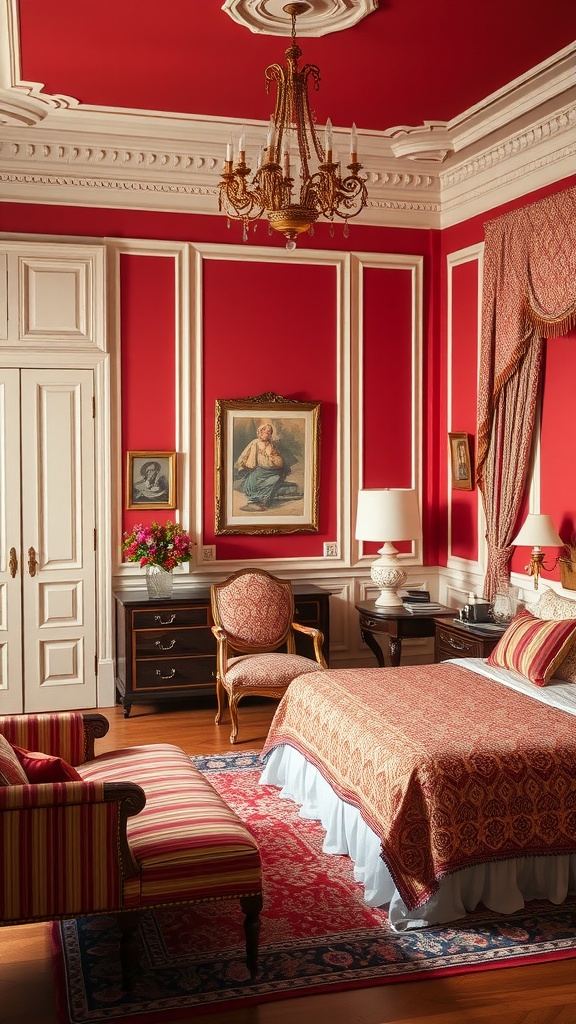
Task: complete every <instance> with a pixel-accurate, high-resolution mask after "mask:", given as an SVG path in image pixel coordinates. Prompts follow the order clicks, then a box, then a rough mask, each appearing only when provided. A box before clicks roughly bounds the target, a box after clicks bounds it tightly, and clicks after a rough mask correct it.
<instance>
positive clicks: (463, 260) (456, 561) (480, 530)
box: [446, 242, 486, 575]
mask: <svg viewBox="0 0 576 1024" xmlns="http://www.w3.org/2000/svg"><path fill="white" fill-rule="evenodd" d="M483 254H484V243H483V242H480V243H478V244H477V245H472V246H468V247H467V248H465V249H460V250H458V251H457V252H453V253H449V254H448V256H447V258H446V265H447V275H446V279H447V302H446V308H447V312H448V320H447V357H446V370H447V373H446V384H447V390H446V401H447V409H446V425H447V431H453V430H459V429H461V426H460V425H459V424H457V423H453V422H452V398H453V387H454V382H453V348H454V343H455V339H454V336H453V316H452V311H453V303H454V270H455V269H456V268H457V267H460V266H462V265H463V264H467V263H475V264H476V265H477V326H476V338H477V341H476V367H477V372H476V380H477V384H476V387H477V388H478V373H479V367H480V333H481V315H482V265H483V263H482V261H483ZM474 433H476V430H475V431H474ZM473 470H475V465H474V466H473ZM451 480H452V477H451V466H450V459H449V458H447V460H446V486H447V495H448V500H447V509H448V549H447V550H448V558H447V565H448V568H449V569H456V570H460V571H462V572H471V573H480V574H481V575H483V574H484V572H485V564H486V544H485V539H484V538H485V533H486V524H485V519H484V511H483V507H482V501H481V495H480V493H479V491H478V489H477V487H476V486H474V493H475V495H476V516H477V519H476V522H477V536H478V557H477V558H476V559H467V558H462V557H460V556H457V555H454V554H453V553H452V500H451V499H452V498H453V496H454V494H458V493H459V492H458V491H454V490H453V489H452V483H451Z"/></svg>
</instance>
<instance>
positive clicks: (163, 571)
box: [122, 519, 192, 598]
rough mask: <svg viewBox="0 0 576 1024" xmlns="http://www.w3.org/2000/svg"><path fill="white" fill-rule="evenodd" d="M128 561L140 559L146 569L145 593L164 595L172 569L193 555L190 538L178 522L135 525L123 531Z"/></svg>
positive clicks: (169, 589)
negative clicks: (124, 532) (126, 531)
mask: <svg viewBox="0 0 576 1024" xmlns="http://www.w3.org/2000/svg"><path fill="white" fill-rule="evenodd" d="M122 550H123V552H124V558H125V559H126V561H127V562H140V565H141V566H142V567H143V568H145V569H146V587H147V589H148V596H149V597H152V598H166V597H170V596H171V594H172V587H173V583H174V579H173V576H172V570H173V569H175V568H176V566H177V565H180V563H181V562H189V561H190V559H191V558H192V541H191V540H190V536H189V534H187V533H186V532H185V531H184V530H183V529H182V527H181V526H179V525H178V523H173V522H172V520H170V519H169V520H168V522H167V523H164V524H162V525H160V524H159V523H156V522H154V523H151V524H150V525H149V526H142V525H138V526H135V527H134V529H133V530H132V532H131V533H126V534H124V541H123V544H122Z"/></svg>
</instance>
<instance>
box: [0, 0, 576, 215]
mask: <svg viewBox="0 0 576 1024" xmlns="http://www.w3.org/2000/svg"><path fill="white" fill-rule="evenodd" d="M15 4H16V0H0V123H2V124H3V126H4V127H3V130H2V134H1V137H0V201H4V202H19V203H41V204H50V205H54V204H56V205H72V206H74V205H78V206H90V207H94V206H95V207H113V208H121V209H134V210H156V211H166V212H185V213H193V214H194V213H197V214H206V215H215V216H219V214H218V201H217V197H218V182H219V180H220V172H221V168H222V161H223V157H224V154H225V148H226V143H227V142H228V141H229V140H230V137H231V136H233V135H234V133H238V132H239V129H240V122H239V121H237V120H235V119H226V120H225V119H222V118H220V119H218V118H210V117H208V116H205V115H202V116H200V115H192V114H190V115H186V114H184V115H183V114H175V113H169V112H162V111H153V110H148V111H142V110H128V109H120V108H111V107H96V106H89V105H85V104H81V103H78V101H77V100H75V99H74V98H73V97H69V96H51V95H49V94H47V93H43V92H42V86H41V84H40V83H31V82H23V81H21V80H20V79H19V77H18V75H19V66H20V58H19V42H18V31H17V8H16V6H15ZM575 56H576V43H575V44H573V45H572V46H569V47H566V48H565V49H564V50H563V51H561V52H560V53H559V54H555V55H554V56H553V57H551V58H550V59H549V60H548V61H545V62H543V63H542V64H540V65H539V66H538V67H537V68H535V69H533V70H532V71H531V72H529V73H528V74H526V75H524V76H522V78H521V79H517V80H516V81H515V82H513V83H511V84H510V86H508V87H506V88H504V89H502V90H500V91H499V92H498V93H495V94H493V95H492V96H490V97H487V98H486V100H484V101H482V103H480V104H477V105H476V106H475V107H473V108H470V110H468V111H465V112H464V113H463V114H461V115H459V116H458V117H457V118H455V119H453V121H451V122H440V121H431V122H426V123H425V124H424V125H420V126H417V127H409V126H399V127H397V128H392V129H389V130H387V131H386V132H371V131H367V130H360V131H359V133H358V136H359V150H360V159H361V160H362V163H363V166H364V173H365V174H366V176H367V179H368V192H369V201H368V206H367V208H366V209H365V210H364V211H363V212H362V215H361V217H360V219H359V220H358V221H357V222H355V223H358V224H359V225H360V224H364V225H371V226H389V225H390V226H395V227H409V228H420V229H433V228H440V227H445V226H447V225H449V224H454V223H458V222H459V221H462V220H465V219H467V218H469V217H471V216H474V215H476V214H479V213H482V212H484V211H486V210H489V209H491V208H494V207H496V206H498V205H499V204H501V203H503V202H506V201H508V200H509V199H511V198H516V197H517V196H520V195H523V194H526V193H527V192H530V191H533V190H534V189H536V188H539V187H541V186H542V185H545V184H548V183H550V182H553V181H559V180H561V179H562V178H564V177H567V176H568V175H570V174H573V173H574V166H575V163H574V156H575V154H576V84H573V83H574V59H575ZM244 128H245V133H246V150H247V160H248V163H249V164H251V165H252V166H254V164H255V161H256V159H257V156H258V152H259V149H260V146H261V145H262V144H263V143H264V141H265V137H266V130H267V123H266V122H264V121H262V122H260V121H247V122H245V124H244ZM334 132H335V136H334V137H335V149H336V151H337V152H340V154H341V157H342V161H343V162H345V160H346V157H347V152H348V146H349V135H348V131H347V130H345V129H343V128H335V129H334Z"/></svg>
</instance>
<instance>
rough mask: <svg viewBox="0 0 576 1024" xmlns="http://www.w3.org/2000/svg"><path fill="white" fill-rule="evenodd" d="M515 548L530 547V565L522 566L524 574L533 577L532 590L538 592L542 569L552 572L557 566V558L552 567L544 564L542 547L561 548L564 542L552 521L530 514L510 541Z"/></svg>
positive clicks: (548, 517) (544, 516)
mask: <svg viewBox="0 0 576 1024" xmlns="http://www.w3.org/2000/svg"><path fill="white" fill-rule="evenodd" d="M512 544H515V545H516V547H527V548H529V547H531V548H532V551H531V552H530V563H529V565H525V566H524V572H527V573H528V575H529V576H533V577H534V590H538V580H539V578H540V573H541V571H542V569H544V570H545V571H546V572H552V570H553V569H554V568H555V567H556V566H557V565H558V558H557V559H556V561H555V562H554V565H550V566H548V565H545V564H544V552H543V551H542V548H543V547H551V548H563V547H564V541H563V540H562V539H561V538H560V537H559V536H558V534H557V533H556V530H555V529H554V526H553V524H552V519H551V518H550V516H546V515H538V514H536V513H533V512H531V513H530V514H529V515H527V516H526V519H525V521H524V525H523V526H522V528H521V530H520V532H519V533H518V534H517V536H516V537H515V538H514V540H513V541H512Z"/></svg>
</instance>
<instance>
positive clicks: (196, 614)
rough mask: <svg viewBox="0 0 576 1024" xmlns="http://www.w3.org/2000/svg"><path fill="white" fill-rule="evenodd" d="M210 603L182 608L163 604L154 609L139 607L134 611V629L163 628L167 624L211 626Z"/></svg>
mask: <svg viewBox="0 0 576 1024" xmlns="http://www.w3.org/2000/svg"><path fill="white" fill-rule="evenodd" d="M211 625H212V618H211V612H210V605H208V604H206V605H196V606H194V605H190V606H184V607H182V608H177V607H174V606H173V605H172V606H171V605H169V604H167V605H162V607H157V608H155V609H154V610H148V609H147V610H146V611H144V610H142V611H140V609H138V610H137V611H134V612H133V613H132V627H133V629H162V628H163V627H165V626H211Z"/></svg>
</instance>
